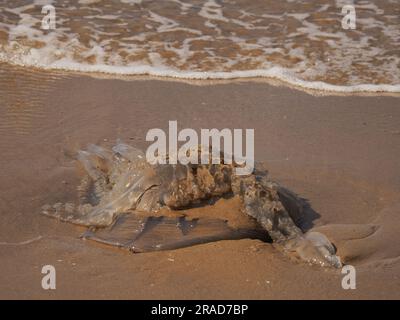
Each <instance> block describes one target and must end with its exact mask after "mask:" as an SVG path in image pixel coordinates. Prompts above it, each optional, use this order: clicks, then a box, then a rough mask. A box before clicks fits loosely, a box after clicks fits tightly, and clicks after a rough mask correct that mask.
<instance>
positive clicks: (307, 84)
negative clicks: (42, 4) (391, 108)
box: [0, 59, 400, 93]
mask: <svg viewBox="0 0 400 320" xmlns="http://www.w3.org/2000/svg"><path fill="white" fill-rule="evenodd" d="M0 60H1V59H0ZM6 62H7V61H6ZM17 64H19V65H22V66H31V67H39V68H43V69H48V70H51V69H57V70H66V71H68V70H70V71H78V72H88V73H91V72H97V73H105V74H115V75H149V76H156V77H169V78H179V79H189V80H218V79H238V78H272V79H278V80H281V81H283V82H286V83H288V84H290V85H294V86H297V87H301V88H305V89H312V90H322V91H330V92H344V93H352V92H391V93H399V92H400V84H394V85H391V84H359V85H349V86H342V85H334V84H329V83H325V82H322V81H305V80H302V79H298V78H297V77H296V76H295V75H293V73H291V72H290V71H289V70H287V69H284V68H281V67H272V68H270V69H255V70H246V71H230V72H225V71H221V72H205V71H204V72H203V71H182V70H174V69H171V68H167V67H152V66H146V65H138V66H110V65H104V64H96V65H84V64H81V63H77V62H71V61H65V60H64V61H63V60H59V61H56V62H53V63H51V64H50V65H43V64H40V63H35V64H31V63H26V64H25V63H17Z"/></svg>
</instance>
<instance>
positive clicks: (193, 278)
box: [0, 65, 400, 299]
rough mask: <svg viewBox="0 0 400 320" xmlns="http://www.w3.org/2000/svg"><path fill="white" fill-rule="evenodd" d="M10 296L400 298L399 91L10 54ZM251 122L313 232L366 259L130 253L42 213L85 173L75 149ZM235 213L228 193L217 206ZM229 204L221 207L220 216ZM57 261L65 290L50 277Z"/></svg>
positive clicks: (0, 127) (4, 92) (225, 246)
mask: <svg viewBox="0 0 400 320" xmlns="http://www.w3.org/2000/svg"><path fill="white" fill-rule="evenodd" d="M0 97H1V98H0V152H1V157H0V181H1V184H0V257H1V260H0V261H1V265H0V288H1V289H0V298H3V299H4V298H6V299H10V298H11V299H14V298H23V299H30V298H40V299H45V298H51V299H59V298H68V299H72V298H78V299H85V298H127V299H143V298H151V299H168V298H171V299H175V298H180V299H190V298H192V299H196V298H199V299H217V298H218V299H225V298H238V299H282V298H283V299H288V298H289V299H292V298H293V299H308V298H313V299H324V298H327V299H333V298H339V299H358V298H367V299H372V298H377V299H388V298H394V299H399V298H400V296H399V289H400V279H399V277H400V258H399V256H400V247H399V243H400V241H399V240H400V235H399V232H398V230H399V227H400V206H399V199H400V193H399V190H400V179H399V173H400V161H399V160H398V159H399V158H400V147H399V146H400V108H399V106H400V98H399V97H387V96H385V97H384V96H376V97H372V96H368V97H362V96H322V97H316V96H312V95H309V94H307V93H304V92H301V91H297V90H294V89H290V88H286V87H277V86H272V85H269V84H266V83H258V82H257V83H256V82H254V83H252V82H234V83H223V84H213V85H210V86H207V85H205V86H198V85H191V84H188V83H182V82H169V81H160V80H145V79H139V80H131V81H125V80H115V79H106V78H105V79H100V78H93V77H89V76H85V75H73V74H63V73H60V72H57V73H53V72H41V71H32V72H28V71H27V69H20V68H15V67H12V68H10V67H9V66H6V65H0ZM169 120H177V121H178V129H183V128H186V127H190V128H193V129H195V130H196V131H197V130H199V129H200V128H210V129H211V128H214V127H216V128H219V129H222V128H225V127H227V128H231V129H233V128H243V129H245V128H254V129H255V152H256V159H257V160H259V161H264V162H265V163H266V166H267V168H268V169H269V171H270V174H271V177H273V178H274V179H275V180H276V181H278V182H280V183H281V184H283V185H284V186H286V187H288V188H290V189H291V190H293V191H295V192H296V193H297V194H299V195H300V196H302V197H304V198H306V199H307V200H308V201H309V204H310V209H309V211H308V217H307V219H306V220H305V221H303V224H302V227H303V229H304V230H310V229H316V230H322V231H323V232H324V233H325V234H326V235H327V236H328V237H329V238H330V240H332V241H333V242H334V244H335V245H336V247H337V249H338V254H339V255H340V256H341V257H342V259H343V260H344V261H345V262H346V263H348V264H351V265H354V266H355V267H356V270H357V289H356V290H343V289H342V287H341V279H342V275H341V273H340V270H333V269H321V268H319V267H316V266H308V265H306V264H302V263H297V262H294V261H291V260H290V259H289V258H288V257H286V256H284V255H282V253H280V252H279V251H278V250H276V249H275V248H274V246H273V245H272V244H269V243H264V242H262V241H260V240H249V239H244V240H234V241H233V240H232V241H219V242H214V243H208V244H204V245H198V246H193V247H189V248H184V249H179V250H174V251H164V252H154V253H145V254H130V253H128V252H126V251H123V250H118V249H115V248H111V247H107V246H104V245H99V244H97V243H94V242H90V241H83V240H80V239H79V235H80V234H81V233H82V231H83V230H84V229H83V228H80V227H76V226H72V225H69V224H66V223H61V222H58V221H56V220H53V219H49V218H47V217H44V216H41V215H40V207H41V206H42V205H43V204H45V203H54V202H57V201H61V202H62V201H65V200H67V199H69V198H70V197H71V196H72V195H73V194H74V193H75V188H76V185H77V183H78V180H77V176H76V174H75V172H76V168H75V160H74V154H75V152H76V151H77V150H78V149H80V148H84V147H85V146H86V145H87V144H88V143H97V144H110V143H114V142H115V140H116V139H117V138H121V139H122V140H124V141H126V142H128V143H130V144H132V145H134V146H137V147H139V148H142V149H145V148H146V147H147V146H148V143H147V142H146V141H145V135H146V132H147V131H148V130H149V129H151V128H162V129H165V130H167V128H168V121H169ZM235 210H237V204H236V203H235V201H229V200H220V201H219V202H217V203H216V204H215V206H214V207H213V208H212V209H210V212H215V214H218V212H222V211H226V212H228V211H231V212H235ZM221 214H222V213H221ZM47 264H50V265H54V266H55V268H56V270H57V289H56V290H54V291H45V290H43V289H42V288H41V279H42V276H43V275H42V274H41V268H42V266H43V265H47Z"/></svg>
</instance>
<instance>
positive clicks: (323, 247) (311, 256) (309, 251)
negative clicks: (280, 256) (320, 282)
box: [293, 231, 342, 268]
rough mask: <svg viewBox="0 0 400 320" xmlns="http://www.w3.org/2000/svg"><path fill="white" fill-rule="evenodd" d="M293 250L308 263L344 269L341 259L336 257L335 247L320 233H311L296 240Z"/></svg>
mask: <svg viewBox="0 0 400 320" xmlns="http://www.w3.org/2000/svg"><path fill="white" fill-rule="evenodd" d="M293 249H295V251H296V252H297V254H298V255H299V256H300V258H301V259H302V260H304V261H306V262H309V263H312V264H318V265H320V266H321V267H329V266H331V267H335V268H341V267H342V263H341V261H340V257H339V256H337V255H336V250H335V248H334V246H333V245H332V243H331V242H330V241H329V240H328V238H327V237H326V236H325V235H324V234H322V233H320V232H315V231H311V232H308V233H306V234H305V235H304V236H302V237H300V238H298V239H296V243H295V245H294V248H293Z"/></svg>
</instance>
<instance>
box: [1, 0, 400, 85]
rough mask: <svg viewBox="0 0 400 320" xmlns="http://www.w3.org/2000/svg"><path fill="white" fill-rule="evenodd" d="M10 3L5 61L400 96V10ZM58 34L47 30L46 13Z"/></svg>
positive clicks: (286, 2) (387, 5)
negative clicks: (350, 20) (348, 20)
mask: <svg viewBox="0 0 400 320" xmlns="http://www.w3.org/2000/svg"><path fill="white" fill-rule="evenodd" d="M351 2H352V1H342V0H332V1H326V0H317V1H307V0H282V1H273V0H251V1H250V0H237V1H222V0H208V1H200V0H163V1H152V0H34V1H32V0H29V1H27V0H4V1H2V3H1V4H0V59H1V60H3V61H7V62H12V63H17V64H23V65H29V66H39V67H44V68H62V69H69V70H79V71H89V72H91V71H93V72H99V71H100V72H107V73H112V74H150V75H159V76H169V77H180V78H196V79H207V78H238V77H257V76H261V77H275V78H279V79H281V80H285V81H288V82H290V83H292V84H297V85H300V86H303V87H308V88H314V89H328V90H334V91H360V90H361V91H392V92H398V91H400V49H399V43H400V18H399V17H400V6H399V2H398V0H379V1H377V0H364V1H356V3H355V9H356V29H355V30H345V29H343V28H342V19H343V16H344V15H343V14H342V7H343V5H345V4H349V3H351ZM46 4H52V5H53V6H54V7H55V10H56V29H55V30H42V29H41V25H42V24H41V23H42V19H43V17H44V16H45V14H43V13H42V7H43V5H46Z"/></svg>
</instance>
